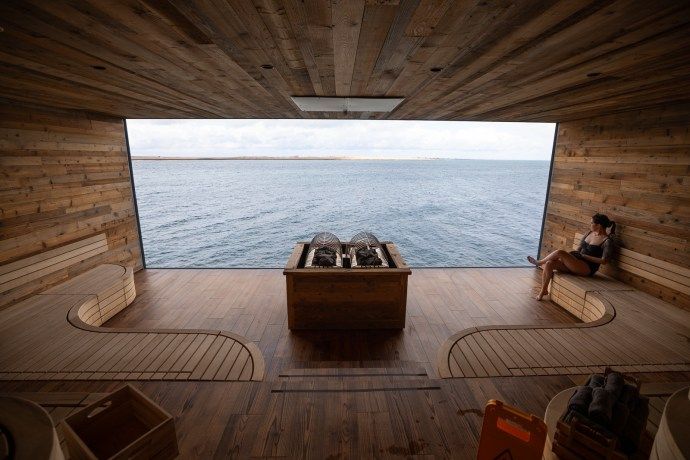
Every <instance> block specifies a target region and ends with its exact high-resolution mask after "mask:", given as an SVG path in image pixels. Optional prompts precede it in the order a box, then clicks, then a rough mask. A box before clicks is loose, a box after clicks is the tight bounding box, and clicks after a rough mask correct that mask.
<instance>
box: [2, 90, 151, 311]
mask: <svg viewBox="0 0 690 460" xmlns="http://www.w3.org/2000/svg"><path fill="white" fill-rule="evenodd" d="M0 165H1V167H2V184H1V185H0V264H5V263H8V262H11V261H14V260H17V259H21V258H24V257H27V256H30V255H33V254H38V253H40V252H42V251H45V250H47V249H52V248H55V247H58V246H62V245H65V244H68V243H71V242H74V241H76V240H80V239H82V238H85V237H88V236H91V235H95V234H98V233H102V232H105V234H106V236H107V239H108V246H109V250H108V251H107V252H106V253H104V254H100V255H98V256H95V257H92V258H89V259H87V260H85V261H84V262H83V263H81V264H78V265H75V266H72V267H68V268H65V269H64V270H61V271H59V272H57V273H55V274H54V275H51V276H49V277H47V278H43V279H40V280H37V281H36V282H34V283H32V285H31V286H23V287H22V290H21V292H22V296H24V297H25V296H26V294H27V293H29V292H37V291H39V290H42V289H43V288H45V287H46V286H48V285H51V284H55V283H56V282H59V281H60V280H63V279H66V278H68V277H71V276H74V275H76V274H78V273H81V272H83V271H84V270H86V269H88V268H91V267H93V266H95V265H98V264H100V263H106V262H117V263H121V264H123V265H127V266H132V267H134V268H135V269H140V268H142V255H141V248H140V243H139V232H138V227H137V222H136V213H135V210H134V201H133V193H132V185H131V180H130V179H131V174H130V170H129V161H128V153H127V144H126V140H125V131H124V122H123V120H122V119H119V118H111V117H104V116H99V115H87V114H85V113H82V112H68V111H57V110H52V109H47V108H36V107H28V106H27V107H24V106H17V105H13V104H7V103H3V101H0ZM3 297H4V298H3V299H2V300H0V308H2V307H3V306H4V305H7V304H9V303H11V302H13V301H14V299H11V297H16V296H3Z"/></svg>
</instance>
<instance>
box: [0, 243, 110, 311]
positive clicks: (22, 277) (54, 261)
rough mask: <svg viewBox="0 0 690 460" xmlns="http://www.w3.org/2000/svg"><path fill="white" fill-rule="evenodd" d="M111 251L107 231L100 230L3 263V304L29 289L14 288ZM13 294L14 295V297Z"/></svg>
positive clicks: (0, 286)
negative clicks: (19, 290)
mask: <svg viewBox="0 0 690 460" xmlns="http://www.w3.org/2000/svg"><path fill="white" fill-rule="evenodd" d="M106 251H108V240H107V238H106V236H105V233H99V234H98V235H94V236H91V237H88V238H84V239H82V240H79V241H75V242H73V243H69V244H66V245H64V246H60V247H57V248H54V249H50V250H48V251H44V252H41V253H40V254H36V255H33V256H30V257H25V258H23V259H20V260H17V261H14V262H10V263H8V264H4V265H0V297H1V298H0V305H6V304H8V303H9V302H11V301H12V300H18V299H19V298H21V297H22V296H24V295H25V294H27V293H26V292H16V293H15V295H13V296H10V295H9V294H8V293H10V291H13V290H14V291H16V290H17V289H18V288H20V287H22V286H25V285H28V284H30V283H32V282H37V281H38V280H40V279H41V278H45V277H49V276H50V275H52V274H55V273H57V272H59V271H61V270H64V269H67V268H69V267H71V266H73V265H76V264H79V263H81V262H83V261H84V260H86V259H89V258H91V257H93V256H95V255H98V254H101V253H104V252H106ZM10 297H11V298H10Z"/></svg>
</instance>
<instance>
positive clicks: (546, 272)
mask: <svg viewBox="0 0 690 460" xmlns="http://www.w3.org/2000/svg"><path fill="white" fill-rule="evenodd" d="M558 268H560V269H565V270H567V267H566V266H565V265H562V264H561V263H560V262H559V261H558V260H549V261H546V262H545V263H544V265H542V269H543V271H542V273H541V289H540V290H539V294H537V300H541V299H542V297H544V296H545V295H547V294H548V293H549V283H550V282H551V278H553V272H554V270H557V269H558Z"/></svg>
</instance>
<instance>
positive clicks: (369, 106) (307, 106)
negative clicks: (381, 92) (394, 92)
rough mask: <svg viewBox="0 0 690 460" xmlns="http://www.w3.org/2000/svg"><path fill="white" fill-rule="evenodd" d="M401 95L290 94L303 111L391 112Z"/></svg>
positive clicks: (399, 101)
mask: <svg viewBox="0 0 690 460" xmlns="http://www.w3.org/2000/svg"><path fill="white" fill-rule="evenodd" d="M403 100H404V98H402V97H319V96H292V102H294V103H295V104H296V105H297V107H299V109H300V110H301V111H303V112H391V111H392V110H393V109H395V108H396V107H397V106H398V105H399V104H400V103H401V102H402V101H403Z"/></svg>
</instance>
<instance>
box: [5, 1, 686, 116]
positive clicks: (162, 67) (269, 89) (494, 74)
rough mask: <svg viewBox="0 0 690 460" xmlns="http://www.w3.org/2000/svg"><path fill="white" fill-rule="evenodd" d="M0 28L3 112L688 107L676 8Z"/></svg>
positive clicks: (253, 11)
mask: <svg viewBox="0 0 690 460" xmlns="http://www.w3.org/2000/svg"><path fill="white" fill-rule="evenodd" d="M0 27H2V29H3V31H2V32H0V98H3V99H4V100H5V102H8V101H10V102H11V101H21V102H27V103H35V104H41V105H48V106H54V107H62V108H74V109H84V110H88V111H92V112H99V113H105V114H110V115H117V116H122V117H127V118H300V117H303V118H388V119H434V120H499V121H565V120H572V119H577V118H583V117H586V116H592V115H600V114H605V113H610V112H614V111H620V110H629V109H636V108H640V107H644V106H649V105H654V104H659V103H666V102H669V101H674V100H677V99H678V98H687V97H688V94H690V78H689V77H690V59H689V57H688V56H689V53H690V51H688V50H690V2H688V1H687V0H656V1H649V0H637V1H630V0H628V1H615V0H602V1H574V0H563V1H527V0H512V1H511V0H460V1H448V0H399V1H398V0H330V1H324V0H302V1H300V0H117V1H113V0H50V1H46V0H34V1H14V0H3V1H2V2H0ZM264 67H268V68H264ZM290 96H388V97H404V98H405V101H404V102H403V103H402V104H401V105H400V106H399V107H398V108H397V109H395V110H394V111H393V112H391V113H388V114H372V113H304V112H300V111H299V110H298V109H297V107H296V106H295V105H294V104H293V103H292V101H291V100H290V98H289V97H290Z"/></svg>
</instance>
